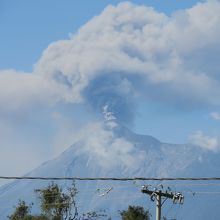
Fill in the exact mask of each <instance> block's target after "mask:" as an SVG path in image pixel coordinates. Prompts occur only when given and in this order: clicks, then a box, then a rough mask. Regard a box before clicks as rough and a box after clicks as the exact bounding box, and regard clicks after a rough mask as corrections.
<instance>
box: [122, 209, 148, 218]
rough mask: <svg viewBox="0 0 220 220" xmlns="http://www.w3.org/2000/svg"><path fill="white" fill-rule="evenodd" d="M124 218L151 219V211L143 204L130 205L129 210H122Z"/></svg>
mask: <svg viewBox="0 0 220 220" xmlns="http://www.w3.org/2000/svg"><path fill="white" fill-rule="evenodd" d="M120 215H121V217H122V220H149V219H150V213H149V211H148V210H146V211H145V210H144V208H143V207H141V206H129V207H128V210H124V211H120Z"/></svg>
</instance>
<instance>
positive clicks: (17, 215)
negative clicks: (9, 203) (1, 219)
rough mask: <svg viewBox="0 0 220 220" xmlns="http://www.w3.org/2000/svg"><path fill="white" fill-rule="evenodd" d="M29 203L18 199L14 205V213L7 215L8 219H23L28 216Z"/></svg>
mask: <svg viewBox="0 0 220 220" xmlns="http://www.w3.org/2000/svg"><path fill="white" fill-rule="evenodd" d="M30 207H31V206H30V205H27V204H26V203H25V201H21V200H20V201H19V202H18V206H17V207H15V211H14V213H13V214H12V215H11V216H9V217H8V218H9V219H10V220H23V219H25V218H27V217H28V215H29V213H30Z"/></svg>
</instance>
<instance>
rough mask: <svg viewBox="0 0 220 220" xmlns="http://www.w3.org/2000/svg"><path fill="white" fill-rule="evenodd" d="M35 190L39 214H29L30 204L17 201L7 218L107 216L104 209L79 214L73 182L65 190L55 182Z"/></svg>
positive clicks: (34, 219) (47, 219) (64, 219)
mask: <svg viewBox="0 0 220 220" xmlns="http://www.w3.org/2000/svg"><path fill="white" fill-rule="evenodd" d="M35 192H36V193H37V194H38V197H39V199H40V207H41V214H40V215H31V208H32V205H33V204H32V205H27V204H26V203H25V201H19V203H18V205H17V207H15V211H14V212H13V214H12V215H10V216H8V218H9V220H67V219H68V220H92V219H98V218H101V217H107V215H106V214H105V210H101V211H98V212H96V211H94V212H88V213H83V214H79V213H78V209H77V205H76V195H77V193H78V192H77V189H76V186H75V183H73V184H72V186H71V187H69V188H68V189H67V190H66V191H65V192H64V191H63V190H62V188H61V187H60V186H59V185H58V184H55V183H53V182H52V183H51V184H49V185H48V186H47V187H45V188H43V189H37V190H35Z"/></svg>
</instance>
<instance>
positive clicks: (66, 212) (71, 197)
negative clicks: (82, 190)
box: [35, 183, 78, 220]
mask: <svg viewBox="0 0 220 220" xmlns="http://www.w3.org/2000/svg"><path fill="white" fill-rule="evenodd" d="M35 191H36V192H37V193H38V194H39V198H40V202H41V211H42V213H43V214H44V215H45V216H47V217H48V218H49V217H50V218H52V219H53V220H62V219H71V220H73V219H76V218H77V216H78V211H77V207H76V201H75V197H76V194H77V189H76V187H75V184H74V183H73V185H72V187H70V188H68V190H67V192H65V193H64V192H63V190H62V188H61V187H59V186H58V185H57V184H54V183H51V184H49V185H48V187H46V188H44V189H39V190H35ZM72 208H73V209H74V210H72Z"/></svg>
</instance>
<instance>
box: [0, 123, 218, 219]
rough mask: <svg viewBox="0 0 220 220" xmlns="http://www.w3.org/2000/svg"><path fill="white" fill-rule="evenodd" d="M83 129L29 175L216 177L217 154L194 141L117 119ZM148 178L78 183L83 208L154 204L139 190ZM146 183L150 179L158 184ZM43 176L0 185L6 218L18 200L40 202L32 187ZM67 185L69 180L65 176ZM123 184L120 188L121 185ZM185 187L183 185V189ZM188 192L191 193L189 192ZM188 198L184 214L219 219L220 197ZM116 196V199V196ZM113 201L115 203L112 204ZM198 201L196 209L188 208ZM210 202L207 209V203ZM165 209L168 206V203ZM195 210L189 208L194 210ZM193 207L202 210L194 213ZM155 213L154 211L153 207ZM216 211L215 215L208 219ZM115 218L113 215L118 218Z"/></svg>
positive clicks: (0, 213)
mask: <svg viewBox="0 0 220 220" xmlns="http://www.w3.org/2000/svg"><path fill="white" fill-rule="evenodd" d="M89 131H90V133H89V135H88V132H85V131H84V132H85V133H86V135H87V137H86V138H85V137H83V138H82V137H81V138H79V140H78V141H76V142H75V143H74V144H73V145H72V146H70V147H69V149H67V150H66V151H65V152H63V153H62V154H61V155H60V156H59V157H57V158H55V159H53V160H50V161H48V162H45V163H43V164H42V165H41V166H39V167H38V168H36V169H35V170H33V171H31V172H30V173H28V174H27V175H28V176H45V177H46V176H54V177H58V176H63V177H72V176H78V177H137V176H144V177H179V176H193V177H196V176H214V175H218V173H219V168H220V166H219V161H218V156H219V155H218V154H214V153H211V152H207V151H204V150H202V149H201V148H199V147H196V146H192V145H190V144H182V145H176V144H167V143H162V142H160V141H158V140H157V139H155V138H153V137H151V136H147V135H138V134H135V133H133V132H131V131H130V130H128V129H126V128H124V127H121V126H119V125H117V124H109V123H108V124H98V125H96V127H95V129H94V127H92V130H91V129H89ZM143 183H144V184H146V182H136V183H133V182H128V183H118V182H113V181H112V182H101V181H94V182H88V181H87V182H77V187H78V189H79V192H80V193H79V196H78V202H79V208H80V209H81V210H82V211H83V212H86V211H89V210H93V209H96V210H97V209H100V208H105V209H106V210H107V211H108V212H110V213H112V214H111V215H112V216H114V214H113V213H117V210H119V209H123V208H126V207H127V205H129V204H140V205H144V206H146V202H148V207H152V206H153V203H150V200H149V198H146V196H145V195H142V194H141V192H140V186H141V184H143ZM158 183H159V182H148V183H147V184H154V185H155V184H158ZM47 184H48V182H47V181H45V182H43V181H30V180H25V181H14V182H12V183H10V184H7V185H5V186H2V187H1V188H0V198H1V202H0V204H1V205H0V216H1V219H6V216H7V215H8V214H9V213H10V211H11V208H12V207H13V205H15V204H16V203H17V201H18V199H25V200H26V201H29V202H31V201H33V202H35V203H36V199H34V198H35V197H36V195H34V193H33V191H34V189H37V188H41V187H43V186H45V185H47ZM60 184H62V185H63V187H65V186H67V185H69V182H68V181H66V182H65V181H62V182H60ZM106 187H107V188H113V189H112V190H111V192H110V193H109V194H108V195H105V196H104V197H100V196H99V194H97V189H98V190H102V189H105V188H106ZM120 187H121V188H120ZM180 189H181V190H182V189H183V190H184V188H180ZM187 193H188V192H187ZM185 196H186V198H187V199H186V202H185V204H184V206H183V207H182V208H181V209H180V213H181V215H182V216H184V219H189V220H197V219H200V220H201V219H204V220H205V219H208V218H207V216H208V217H209V219H218V218H216V216H217V215H218V214H220V211H215V212H213V210H214V207H215V206H216V204H218V203H219V202H220V199H219V198H218V197H214V198H213V197H211V202H210V203H207V200H204V198H203V199H202V198H201V197H199V196H196V197H195V196H193V195H192V193H191V194H187V195H185ZM117 197H118V199H116V201H115V198H117ZM109 203H111V207H109ZM190 206H194V209H193V210H192V208H190ZM205 206H209V209H203V207H205ZM165 209H166V205H165ZM190 210H191V211H190ZM195 210H197V211H198V213H197V216H195ZM151 212H152V214H153V213H154V210H151ZM217 212H218V213H217ZM210 216H212V218H210ZM115 218H117V217H114V219H115Z"/></svg>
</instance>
